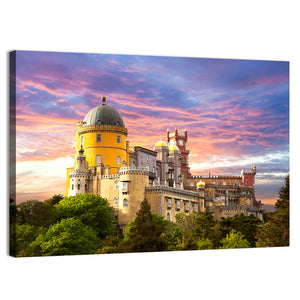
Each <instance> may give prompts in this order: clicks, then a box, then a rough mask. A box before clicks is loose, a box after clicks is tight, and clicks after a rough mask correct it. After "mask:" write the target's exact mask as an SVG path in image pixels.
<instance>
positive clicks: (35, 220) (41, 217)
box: [17, 200, 55, 227]
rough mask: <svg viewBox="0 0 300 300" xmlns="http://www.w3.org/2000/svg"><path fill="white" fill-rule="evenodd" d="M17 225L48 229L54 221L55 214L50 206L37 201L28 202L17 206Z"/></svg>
mask: <svg viewBox="0 0 300 300" xmlns="http://www.w3.org/2000/svg"><path fill="white" fill-rule="evenodd" d="M17 209H18V214H17V224H19V225H22V224H28V225H34V226H37V227H40V226H43V227H48V226H49V225H50V224H52V223H53V222H54V221H55V213H54V210H53V208H52V207H51V206H50V205H47V204H46V203H44V202H41V201H38V200H28V201H26V202H22V203H20V204H19V205H17Z"/></svg>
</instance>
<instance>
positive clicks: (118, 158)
mask: <svg viewBox="0 0 300 300" xmlns="http://www.w3.org/2000/svg"><path fill="white" fill-rule="evenodd" d="M120 164H121V156H119V155H117V165H120Z"/></svg>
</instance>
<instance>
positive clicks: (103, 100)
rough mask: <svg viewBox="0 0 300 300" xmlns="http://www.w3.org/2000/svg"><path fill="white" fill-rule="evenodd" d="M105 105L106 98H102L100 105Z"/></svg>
mask: <svg viewBox="0 0 300 300" xmlns="http://www.w3.org/2000/svg"><path fill="white" fill-rule="evenodd" d="M105 104H106V97H105V96H102V105H105Z"/></svg>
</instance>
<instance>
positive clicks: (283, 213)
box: [257, 175, 290, 247]
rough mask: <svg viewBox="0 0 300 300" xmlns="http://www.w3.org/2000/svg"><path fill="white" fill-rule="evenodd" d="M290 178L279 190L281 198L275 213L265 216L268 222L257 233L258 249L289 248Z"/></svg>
mask: <svg viewBox="0 0 300 300" xmlns="http://www.w3.org/2000/svg"><path fill="white" fill-rule="evenodd" d="M289 188H290V177H289V175H288V176H287V177H286V179H285V185H284V186H282V187H281V189H280V190H279V198H278V200H277V202H276V204H275V208H276V210H275V212H272V213H267V214H266V215H265V219H266V222H265V223H264V224H263V225H261V226H259V228H258V231H257V239H258V241H257V246H258V247H281V246H289V242H290V238H289V219H290V211H289V207H290V197H289Z"/></svg>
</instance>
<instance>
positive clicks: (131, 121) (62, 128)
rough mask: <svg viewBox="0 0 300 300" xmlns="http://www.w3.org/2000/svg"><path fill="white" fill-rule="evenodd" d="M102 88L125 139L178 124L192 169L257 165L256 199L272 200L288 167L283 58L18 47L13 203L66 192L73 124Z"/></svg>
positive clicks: (158, 133)
mask: <svg viewBox="0 0 300 300" xmlns="http://www.w3.org/2000/svg"><path fill="white" fill-rule="evenodd" d="M103 95H105V96H106V99H107V104H108V105H110V106H112V107H114V108H115V109H117V110H118V111H119V113H120V114H121V116H122V118H123V120H124V123H125V126H126V128H127V129H128V136H127V139H128V140H129V142H130V145H140V146H143V147H146V148H149V149H153V147H154V144H155V143H156V142H157V141H158V140H165V139H166V131H167V129H169V131H170V132H173V131H174V129H175V128H177V129H178V130H179V131H181V132H183V131H184V130H185V129H187V132H188V143H187V149H189V150H190V167H191V173H192V174H193V175H197V174H199V175H200V174H208V173H209V172H210V173H212V174H217V175H221V174H224V175H239V174H240V173H241V170H242V169H243V168H250V167H251V166H252V165H256V170H257V174H256V181H255V190H256V199H257V200H261V201H262V202H263V203H265V204H274V202H276V200H277V198H278V191H279V189H280V187H281V186H283V185H284V178H285V177H286V176H287V174H288V173H289V157H290V154H289V151H290V149H289V62H286V61H262V60H233V59H212V58H190V57H189V58H187V57H167V56H165V57H160V56H138V55H108V54H88V53H84V54H83V53H81V54H80V53H59V52H31V51H17V54H16V197H17V203H19V202H21V201H25V200H30V199H37V200H45V199H48V198H50V197H51V196H53V195H54V194H64V193H65V182H66V168H68V167H72V166H73V164H74V154H75V124H76V122H77V121H82V120H83V119H84V117H85V115H86V114H87V112H88V111H89V110H90V109H92V108H93V107H95V106H97V105H99V104H101V97H102V96H103Z"/></svg>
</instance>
